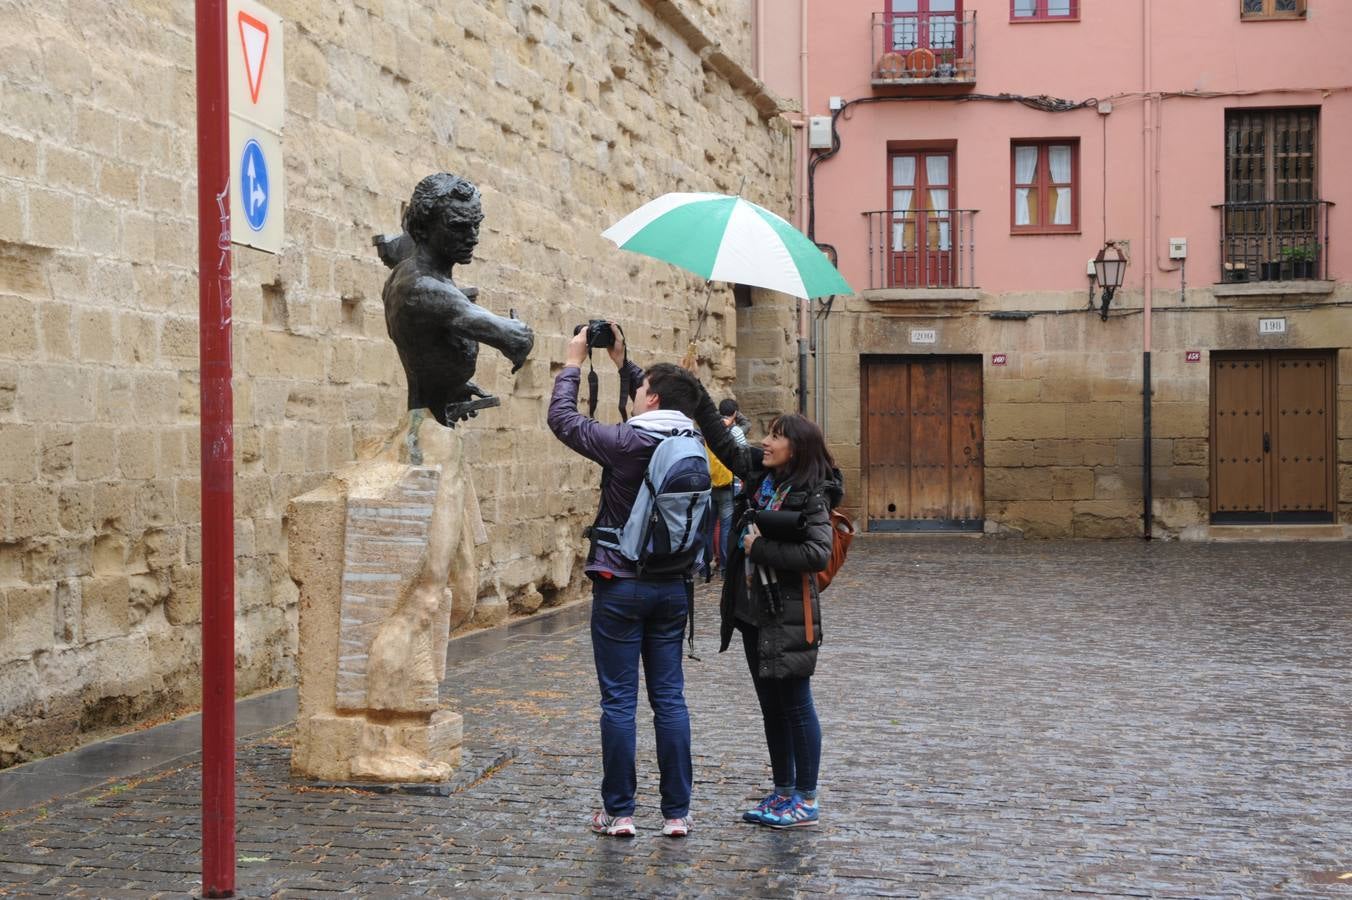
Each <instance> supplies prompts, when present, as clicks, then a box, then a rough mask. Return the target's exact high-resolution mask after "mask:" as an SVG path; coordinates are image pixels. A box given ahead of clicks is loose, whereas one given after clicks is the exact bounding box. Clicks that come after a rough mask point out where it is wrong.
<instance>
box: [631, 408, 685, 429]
mask: <svg viewBox="0 0 1352 900" xmlns="http://www.w3.org/2000/svg"><path fill="white" fill-rule="evenodd" d="M626 424H628V425H633V426H634V427H635V428H642V429H643V430H644V431H655V432H658V433H660V434H670V433H671V432H673V431H678V430H684V431H693V432H695V433H696V434H699V429H697V428H696V427H695V423H694V422H693V421H692V420H691V418H690V417H689V416H687V415H686V414H685V413H683V412H679V411H677V410H674V409H650V410H648V411H647V412H645V413H640V414H639V415H637V416H634V417H633V418H632V419H630V420H629V421H628V422H627V423H626Z"/></svg>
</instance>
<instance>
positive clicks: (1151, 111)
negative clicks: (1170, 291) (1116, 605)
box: [1140, 0, 1159, 541]
mask: <svg viewBox="0 0 1352 900" xmlns="http://www.w3.org/2000/svg"><path fill="white" fill-rule="evenodd" d="M1152 5H1153V2H1152V0H1145V2H1143V3H1142V4H1141V81H1142V89H1143V91H1144V93H1145V103H1144V105H1143V107H1142V109H1143V115H1144V117H1145V127H1144V128H1143V129H1142V130H1141V141H1142V148H1141V149H1142V156H1141V173H1142V175H1143V176H1144V177H1146V178H1158V173H1156V172H1153V170H1152V166H1151V161H1152V160H1153V159H1154V156H1155V154H1154V150H1155V141H1156V140H1157V135H1156V134H1155V127H1156V119H1157V117H1158V114H1159V107H1158V104H1157V102H1156V100H1155V97H1154V96H1152V94H1151V68H1152V62H1153V61H1152V59H1151V6H1152ZM1154 188H1155V186H1154V185H1148V186H1147V187H1146V190H1145V191H1144V192H1143V193H1144V194H1145V205H1144V207H1143V208H1142V215H1141V230H1142V232H1143V233H1144V238H1145V246H1144V247H1143V248H1142V250H1143V251H1144V252H1143V253H1142V254H1140V255H1141V258H1142V260H1143V261H1144V264H1145V283H1144V286H1143V287H1144V298H1143V305H1144V315H1143V316H1142V325H1141V328H1142V331H1143V334H1142V355H1141V376H1142V387H1141V437H1142V440H1141V445H1142V446H1141V493H1142V500H1143V503H1144V508H1143V509H1142V512H1141V519H1142V522H1143V525H1144V529H1143V531H1142V536H1143V537H1144V538H1145V539H1146V540H1147V541H1148V540H1150V539H1151V536H1152V535H1151V525H1152V522H1151V520H1152V518H1153V516H1152V514H1151V506H1152V501H1153V497H1152V494H1153V490H1152V488H1153V484H1152V482H1153V476H1154V473H1153V465H1152V461H1151V454H1150V444H1151V428H1150V405H1151V402H1150V401H1151V393H1152V387H1151V378H1150V311H1151V307H1152V306H1153V303H1154V290H1155V240H1156V238H1155V209H1154V206H1155V190H1154Z"/></svg>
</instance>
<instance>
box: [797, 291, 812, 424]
mask: <svg viewBox="0 0 1352 900" xmlns="http://www.w3.org/2000/svg"><path fill="white" fill-rule="evenodd" d="M811 302H812V301H811V300H800V301H799V302H798V414H799V415H800V416H807V325H808V304H810V303H811Z"/></svg>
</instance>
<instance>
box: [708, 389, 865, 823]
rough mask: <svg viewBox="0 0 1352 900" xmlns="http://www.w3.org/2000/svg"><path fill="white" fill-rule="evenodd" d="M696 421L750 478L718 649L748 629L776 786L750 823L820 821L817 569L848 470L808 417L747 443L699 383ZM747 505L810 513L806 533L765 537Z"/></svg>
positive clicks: (747, 815)
mask: <svg viewBox="0 0 1352 900" xmlns="http://www.w3.org/2000/svg"><path fill="white" fill-rule="evenodd" d="M695 421H696V423H697V424H698V425H699V426H700V430H701V431H703V432H704V437H705V440H706V441H707V442H708V444H709V446H710V447H711V448H712V449H713V451H714V454H715V455H716V456H718V458H719V459H721V460H723V462H724V464H726V465H727V467H728V468H729V469H731V470H732V471H733V472H734V473H736V474H738V475H740V476H741V477H742V478H744V479H745V480H746V490H745V491H744V492H743V493H742V495H741V496H740V497H739V498H738V503H737V507H738V508H737V510H736V512H735V521H736V523H737V524H736V525H735V526H734V527H735V528H736V530H737V539H736V540H734V542H733V544H732V546H731V548H730V549H729V554H728V576H727V578H726V579H725V580H724V582H723V594H722V598H721V613H722V630H721V635H720V637H721V641H720V646H719V652H720V653H721V652H723V651H724V650H727V649H728V645H729V644H730V643H731V640H732V633H733V631H740V632H741V634H742V647H743V650H744V651H745V653H746V660H747V665H748V667H749V668H750V670H751V683H752V684H753V685H754V687H755V689H756V698H757V700H758V701H759V702H760V708H761V716H762V718H763V719H764V723H765V742H766V745H767V748H768V749H769V753H770V766H771V769H772V771H773V773H774V790H773V791H771V792H770V794H769V795H767V796H766V797H765V799H763V800H761V802H760V803H758V804H756V806H755V807H753V808H751V809H749V810H747V811H746V812H744V813H743V814H742V819H743V820H744V821H747V822H753V823H756V824H760V825H768V826H770V827H771V828H795V827H800V826H806V825H816V824H817V822H818V819H819V811H818V808H817V775H818V768H819V766H820V763H821V744H822V733H821V725H820V724H819V722H818V720H817V711H816V708H815V707H814V705H813V702H812V684H811V679H812V674H813V672H814V671H815V670H816V666H817V648H818V647H819V646H820V645H821V634H822V631H821V604H820V602H819V598H818V596H817V587H816V579H814V578H812V577H810V573H814V572H819V571H821V570H822V569H824V568H825V567H826V563H827V560H828V559H829V557H830V554H831V537H832V535H831V521H830V511H831V509H832V508H834V507H835V506H837V505H838V504H839V503H840V501H841V498H842V496H843V491H842V488H841V479H840V472H839V470H838V469H837V468H836V465H835V461H834V460H833V459H832V458H831V453H830V451H828V450H827V449H826V440H825V438H824V436H823V435H822V431H821V429H820V428H819V427H817V425H816V424H815V423H813V422H811V421H809V420H808V419H805V418H804V417H802V416H799V415H796V414H787V415H782V416H780V417H778V418H777V419H775V420H774V421H773V422H772V423H771V424H770V428H769V431H768V433H767V434H766V436H765V439H764V440H763V441H761V445H760V446H759V447H751V446H742V445H740V444H738V443H737V441H736V439H735V438H734V437H733V435H732V434H731V433H730V431H729V430H728V428H727V426H726V425H724V424H723V419H722V417H721V416H720V415H719V410H718V409H716V408H715V407H714V404H713V401H712V400H710V399H709V395H708V394H707V393H705V392H704V391H703V389H702V388H701V396H700V401H699V404H698V406H697V407H696V409H695ZM748 510H770V511H780V512H800V513H802V514H803V518H804V519H805V527H804V528H803V529H802V534H801V539H797V540H784V539H782V538H781V539H772V538H770V537H769V536H766V535H762V534H759V532H758V528H757V527H756V526H755V525H754V524H752V523H751V517H750V516H749V515H748ZM795 537H797V535H795Z"/></svg>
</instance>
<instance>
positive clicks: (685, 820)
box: [662, 816, 695, 837]
mask: <svg viewBox="0 0 1352 900" xmlns="http://www.w3.org/2000/svg"><path fill="white" fill-rule="evenodd" d="M694 827H695V820H694V819H692V818H690V817H689V816H681V817H680V818H679V819H667V820H666V821H665V822H663V823H662V833H663V834H665V835H666V836H667V837H685V836H686V835H687V834H689V833H690V829H692V828H694Z"/></svg>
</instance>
